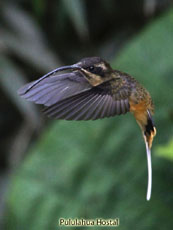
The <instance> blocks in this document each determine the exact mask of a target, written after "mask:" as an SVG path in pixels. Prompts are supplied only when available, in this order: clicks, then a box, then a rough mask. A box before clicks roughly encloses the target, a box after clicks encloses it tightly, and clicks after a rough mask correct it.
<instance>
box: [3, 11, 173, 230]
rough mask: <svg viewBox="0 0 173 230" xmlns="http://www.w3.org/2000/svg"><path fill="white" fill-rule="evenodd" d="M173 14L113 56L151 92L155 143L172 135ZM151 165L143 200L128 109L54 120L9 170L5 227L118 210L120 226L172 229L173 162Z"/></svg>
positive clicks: (142, 165) (138, 140)
mask: <svg viewBox="0 0 173 230" xmlns="http://www.w3.org/2000/svg"><path fill="white" fill-rule="evenodd" d="M172 16H173V11H172V10H171V11H170V12H168V13H167V14H165V15H163V16H162V17H160V18H159V19H158V20H157V21H156V22H155V23H153V24H151V25H150V26H149V27H147V28H146V29H145V31H143V32H142V33H141V34H140V35H139V36H138V37H137V38H135V39H134V40H133V41H131V42H130V43H129V45H128V46H127V47H126V48H125V49H124V51H123V52H122V53H121V55H120V56H119V58H118V59H117V60H114V62H113V63H114V67H115V66H116V67H118V68H119V69H120V70H124V71H126V72H129V73H130V74H132V75H134V76H135V77H136V78H137V79H138V80H139V81H140V82H141V83H143V84H144V86H146V87H147V88H148V89H149V91H150V92H151V94H152V96H153V98H154V101H155V103H156V116H155V122H156V126H157V130H158V132H157V136H156V138H155V141H154V144H153V150H155V146H156V147H157V145H158V144H159V145H160V144H163V143H166V142H167V141H168V140H169V139H170V138H172V133H171V128H170V127H171V126H172V121H171V119H170V118H169V110H170V107H172V99H173V98H172V84H173V78H172V74H173V67H172V60H173V42H172V38H173V26H172V24H173V17H172ZM153 168H154V178H153V194H152V198H151V201H150V202H147V201H146V200H145V196H146V185H147V167H146V156H145V146H144V143H143V139H142V135H141V133H140V130H139V128H138V126H137V124H136V122H135V121H134V119H132V116H131V114H127V115H126V116H120V117H118V116H117V117H115V118H112V119H104V120H98V121H90V122H67V121H57V122H52V125H51V126H50V127H48V128H47V129H46V130H45V132H44V133H43V135H42V137H41V138H40V141H39V142H38V143H37V144H36V146H35V147H34V148H33V149H32V150H30V154H29V155H28V157H27V158H26V160H25V162H24V164H23V165H22V166H21V168H20V169H19V170H18V172H16V174H15V175H14V177H13V184H12V186H11V189H10V193H9V197H8V213H7V218H6V229H22V230H29V229H32V230H36V229H37V230H47V229H59V226H58V219H59V218H60V217H64V218H75V217H79V218H80V217H84V218H96V217H103V218H115V217H119V218H120V223H121V224H120V229H121V230H125V229H128V228H129V226H130V227H131V228H132V229H136V226H138V229H139V230H144V229H149V230H150V229H171V227H172V226H173V219H172V206H173V197H172V193H173V186H172V184H171V182H172V175H173V167H172V164H170V163H169V161H168V162H167V161H161V160H160V159H158V158H157V157H155V155H154V156H153ZM158 220H159V221H158ZM86 229H90V228H86ZM105 229H106V228H105Z"/></svg>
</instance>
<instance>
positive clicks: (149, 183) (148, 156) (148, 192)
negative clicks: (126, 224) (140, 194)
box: [145, 141, 152, 201]
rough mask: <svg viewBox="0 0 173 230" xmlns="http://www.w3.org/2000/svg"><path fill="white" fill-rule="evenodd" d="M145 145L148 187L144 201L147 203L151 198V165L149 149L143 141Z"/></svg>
mask: <svg viewBox="0 0 173 230" xmlns="http://www.w3.org/2000/svg"><path fill="white" fill-rule="evenodd" d="M145 145H146V154H147V166H148V187H147V196H146V199H147V200H148V201H149V200H150V198H151V190H152V163H151V149H150V148H149V146H148V143H147V141H145Z"/></svg>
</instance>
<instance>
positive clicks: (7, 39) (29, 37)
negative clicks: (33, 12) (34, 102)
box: [0, 4, 61, 71]
mask: <svg viewBox="0 0 173 230" xmlns="http://www.w3.org/2000/svg"><path fill="white" fill-rule="evenodd" d="M3 17H4V19H5V20H6V22H7V23H8V25H9V26H10V27H11V30H10V31H7V30H2V32H1V38H0V39H1V42H2V41H3V43H4V44H5V45H6V47H7V48H8V52H9V51H10V52H11V51H12V52H13V53H15V54H16V56H18V57H19V58H21V59H22V60H23V59H24V60H26V61H27V62H29V63H31V64H32V65H33V66H35V67H36V68H39V69H40V70H41V71H48V70H51V69H53V68H55V67H57V66H59V65H61V63H60V61H59V60H58V58H57V57H55V55H54V53H53V52H52V51H51V50H50V49H49V47H48V44H47V42H46V41H45V39H44V36H43V34H42V32H41V31H40V29H39V27H38V26H37V25H36V23H35V22H34V21H33V19H32V18H31V17H30V16H29V15H28V14H27V13H26V12H25V11H23V10H22V9H20V8H17V7H16V6H14V5H10V6H9V5H8V4H7V5H6V7H4V8H3ZM19 22H20V23H19Z"/></svg>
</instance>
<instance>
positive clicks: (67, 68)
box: [25, 64, 81, 93]
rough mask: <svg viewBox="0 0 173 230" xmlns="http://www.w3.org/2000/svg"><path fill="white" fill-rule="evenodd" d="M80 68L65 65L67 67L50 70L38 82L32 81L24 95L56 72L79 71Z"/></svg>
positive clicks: (75, 65)
mask: <svg viewBox="0 0 173 230" xmlns="http://www.w3.org/2000/svg"><path fill="white" fill-rule="evenodd" d="M80 69H81V67H80V66H78V65H77V64H74V65H67V66H61V67H59V68H57V69H54V70H52V71H51V72H49V73H47V74H45V75H44V76H43V77H41V78H39V79H38V80H36V81H34V82H33V84H31V85H30V86H29V87H28V89H27V91H26V92H25V93H27V92H28V91H29V90H31V89H32V88H33V87H34V86H35V85H37V84H38V83H39V82H41V81H42V80H44V79H45V78H47V77H49V76H51V75H53V74H55V73H57V72H60V71H65V70H80Z"/></svg>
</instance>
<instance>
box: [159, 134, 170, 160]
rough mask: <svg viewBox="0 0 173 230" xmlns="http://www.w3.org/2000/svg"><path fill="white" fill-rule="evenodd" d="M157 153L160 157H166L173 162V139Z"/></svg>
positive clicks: (160, 147)
mask: <svg viewBox="0 0 173 230" xmlns="http://www.w3.org/2000/svg"><path fill="white" fill-rule="evenodd" d="M156 153H157V155H158V156H161V157H164V158H166V159H168V160H171V161H172V160H173V138H171V140H170V141H169V143H168V144H166V145H162V146H158V148H157V151H156Z"/></svg>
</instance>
